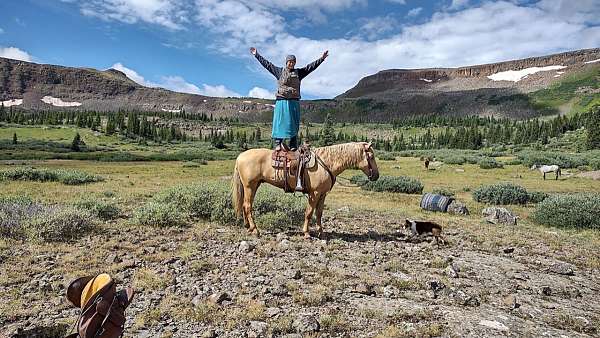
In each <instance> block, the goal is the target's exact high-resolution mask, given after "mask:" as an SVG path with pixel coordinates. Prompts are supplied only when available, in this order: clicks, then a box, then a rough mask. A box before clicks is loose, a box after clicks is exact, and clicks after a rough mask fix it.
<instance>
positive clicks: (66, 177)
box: [0, 167, 103, 185]
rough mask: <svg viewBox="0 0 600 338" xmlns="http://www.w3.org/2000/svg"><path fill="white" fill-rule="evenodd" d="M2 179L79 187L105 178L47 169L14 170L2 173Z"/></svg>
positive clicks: (75, 171)
mask: <svg viewBox="0 0 600 338" xmlns="http://www.w3.org/2000/svg"><path fill="white" fill-rule="evenodd" d="M0 178H2V179H5V180H13V181H17V180H20V181H38V182H61V183H63V184H68V185H78V184H84V183H90V182H98V181H102V180H103V178H102V177H100V176H95V175H91V174H88V173H86V172H83V171H79V170H66V169H56V170H52V169H46V168H41V169H37V168H31V167H23V168H14V169H9V170H4V171H2V172H0Z"/></svg>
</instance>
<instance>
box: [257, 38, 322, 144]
mask: <svg viewBox="0 0 600 338" xmlns="http://www.w3.org/2000/svg"><path fill="white" fill-rule="evenodd" d="M250 53H252V55H254V56H255V57H256V59H257V60H258V62H260V64H261V65H263V67H265V68H266V69H267V70H268V71H269V72H270V73H271V74H273V76H275V78H276V79H277V94H276V95H275V100H276V101H275V111H274V112H273V131H272V133H271V137H272V138H273V139H274V140H275V143H276V145H277V146H280V145H281V144H282V142H283V140H284V139H286V138H287V139H290V144H289V145H290V148H291V149H296V148H298V130H299V129H300V82H301V81H302V79H304V78H305V77H306V76H307V75H308V74H310V73H311V72H312V71H314V70H315V69H317V67H319V65H321V63H323V61H325V59H326V58H327V56H328V55H329V51H325V52H324V53H323V55H322V56H321V57H320V58H319V59H317V60H315V61H314V62H312V63H310V64H308V65H306V66H305V67H302V68H294V66H296V57H295V56H294V55H288V56H287V57H286V58H285V67H277V66H274V65H273V64H272V63H271V62H269V61H268V60H267V59H265V58H264V57H262V56H261V55H260V54H258V51H257V50H256V48H254V47H251V48H250Z"/></svg>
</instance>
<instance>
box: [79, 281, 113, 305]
mask: <svg viewBox="0 0 600 338" xmlns="http://www.w3.org/2000/svg"><path fill="white" fill-rule="evenodd" d="M111 281H112V279H111V278H110V276H109V275H108V274H106V273H102V274H99V275H98V276H97V277H96V278H94V279H92V280H91V281H89V282H88V283H87V284H86V286H85V288H83V292H82V293H81V308H82V309H83V307H84V306H85V304H86V303H87V302H88V300H90V299H91V298H92V297H93V296H94V295H95V294H96V292H98V291H100V290H101V289H102V288H103V287H105V286H106V285H108V284H109V283H110V282H111Z"/></svg>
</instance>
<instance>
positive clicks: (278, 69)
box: [250, 47, 282, 80]
mask: <svg viewBox="0 0 600 338" xmlns="http://www.w3.org/2000/svg"><path fill="white" fill-rule="evenodd" d="M250 53H252V55H254V57H255V58H256V59H257V60H258V62H260V64H261V65H263V67H265V69H266V70H268V71H269V73H271V74H273V76H275V78H276V79H277V80H279V77H280V76H281V70H282V68H281V67H277V66H275V65H274V64H272V63H271V62H269V60H267V59H265V58H264V57H262V55H260V54H258V51H257V50H256V48H254V47H251V48H250Z"/></svg>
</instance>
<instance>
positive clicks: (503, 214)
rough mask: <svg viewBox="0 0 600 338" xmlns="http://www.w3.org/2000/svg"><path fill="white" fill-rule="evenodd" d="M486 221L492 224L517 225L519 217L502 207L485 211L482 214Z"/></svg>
mask: <svg viewBox="0 0 600 338" xmlns="http://www.w3.org/2000/svg"><path fill="white" fill-rule="evenodd" d="M482 214H483V216H484V217H485V220H486V221H488V222H490V223H492V224H498V223H502V224H507V225H517V218H519V217H518V216H517V215H515V214H513V213H512V212H511V211H510V210H508V209H506V208H502V207H489V208H485V209H483V212H482Z"/></svg>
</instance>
